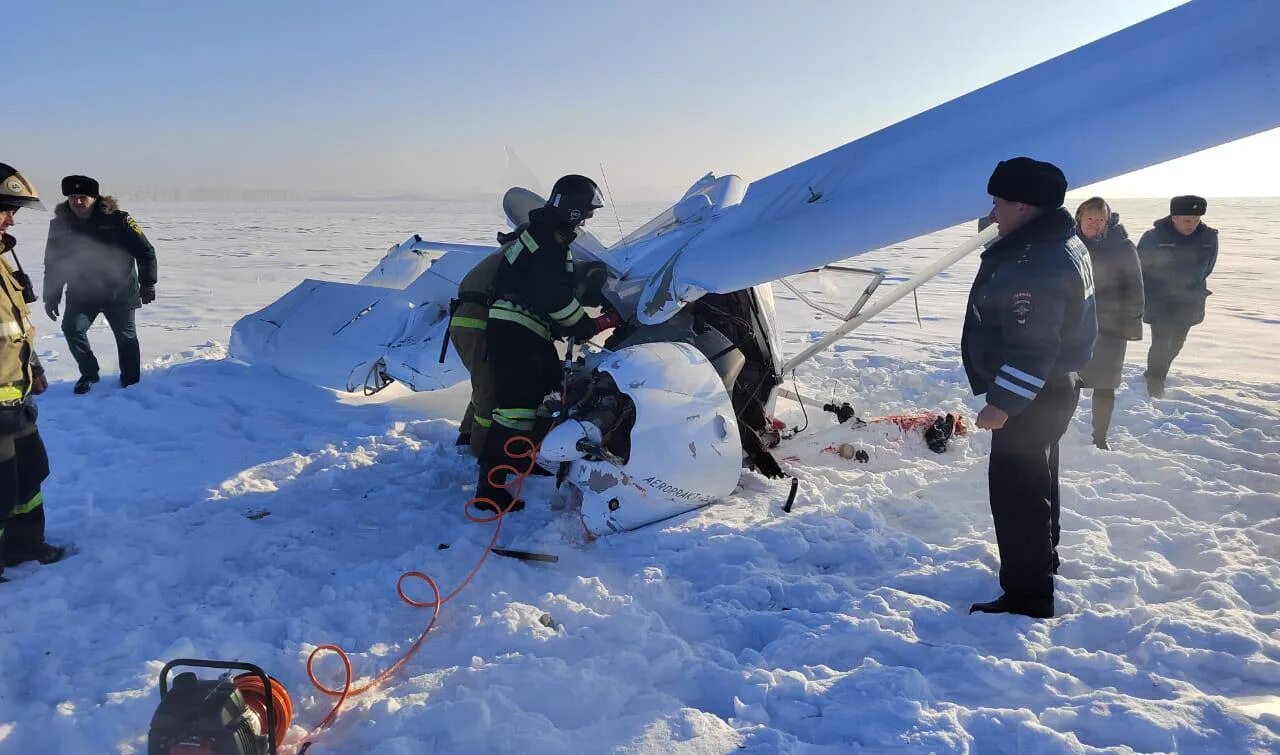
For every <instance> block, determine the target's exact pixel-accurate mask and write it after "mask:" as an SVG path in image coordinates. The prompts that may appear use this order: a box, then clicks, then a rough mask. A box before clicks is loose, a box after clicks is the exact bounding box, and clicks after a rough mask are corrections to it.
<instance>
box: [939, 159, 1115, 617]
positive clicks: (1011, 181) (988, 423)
mask: <svg viewBox="0 0 1280 755" xmlns="http://www.w3.org/2000/svg"><path fill="white" fill-rule="evenodd" d="M1066 190H1067V179H1066V177H1065V176H1063V174H1062V171H1061V170H1059V169H1058V168H1057V167H1056V166H1054V165H1052V164H1050V163H1046V162H1040V161H1038V160H1032V159H1031V158H1027V157H1015V158H1012V159H1010V160H1004V161H1002V162H1000V163H999V164H998V165H997V166H996V169H995V172H994V173H992V174H991V179H990V180H989V181H988V182H987V193H989V194H991V196H992V203H993V210H992V214H993V216H994V217H995V221H996V223H997V224H998V225H999V228H1000V237H999V238H998V239H997V240H996V241H995V242H993V243H992V244H991V246H989V247H988V248H987V250H986V251H985V252H983V254H982V263H981V265H980V267H979V268H978V275H977V277H976V278H975V279H974V282H973V288H972V290H971V291H970V294H969V307H968V311H967V312H966V313H965V321H964V336H963V339H962V343H961V350H962V352H963V356H964V367H965V372H966V373H967V374H968V377H969V382H970V384H971V385H972V386H973V392H974V394H975V395H979V396H981V395H983V394H985V395H986V399H987V405H986V406H985V407H984V408H983V409H982V411H981V412H980V413H979V414H978V418H977V425H978V427H980V428H982V429H986V430H991V431H992V439H991V462H990V467H989V470H988V485H989V489H990V495H991V515H992V518H993V519H994V520H995V529H996V545H997V547H998V548H999V551H1000V586H1001V587H1002V588H1003V589H1004V594H1003V595H1001V596H1000V597H999V598H997V599H996V600H993V601H991V602H988V603H975V604H974V605H973V607H972V608H971V609H970V612H971V613H972V612H974V611H981V612H985V613H1017V614H1022V615H1025V616H1033V617H1036V618H1049V617H1051V616H1053V575H1054V574H1055V573H1056V571H1057V565H1058V558H1057V544H1058V533H1059V527H1058V513H1059V498H1058V440H1059V439H1060V438H1061V437H1062V435H1063V433H1064V432H1066V429H1067V425H1068V424H1069V423H1070V421H1071V416H1072V414H1074V413H1075V409H1076V403H1077V402H1078V401H1079V398H1080V389H1079V383H1078V379H1077V376H1076V375H1075V372H1076V371H1077V370H1079V369H1080V368H1081V367H1083V366H1084V365H1085V364H1086V363H1088V361H1089V358H1090V356H1091V354H1092V351H1093V342H1094V339H1095V338H1096V336H1097V334H1098V321H1097V316H1096V313H1095V311H1094V300H1093V271H1092V269H1091V267H1090V264H1089V253H1088V251H1087V250H1086V249H1085V246H1084V244H1083V243H1082V242H1081V241H1080V239H1079V238H1078V237H1077V236H1076V230H1075V219H1074V218H1073V217H1072V216H1071V214H1070V213H1069V212H1067V211H1066V210H1065V209H1063V207H1062V201H1063V198H1064V195H1065V193H1066Z"/></svg>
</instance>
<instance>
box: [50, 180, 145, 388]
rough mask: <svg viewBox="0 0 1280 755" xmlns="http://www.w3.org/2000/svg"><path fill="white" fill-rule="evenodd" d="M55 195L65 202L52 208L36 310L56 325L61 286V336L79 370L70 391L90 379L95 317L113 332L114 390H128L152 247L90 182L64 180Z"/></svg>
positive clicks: (138, 368) (135, 376)
mask: <svg viewBox="0 0 1280 755" xmlns="http://www.w3.org/2000/svg"><path fill="white" fill-rule="evenodd" d="M62 194H63V196H65V197H67V201H66V202H63V203H62V204H60V205H58V207H57V208H56V209H55V210H54V213H53V220H51V221H49V240H48V242H47V243H46V245H45V251H44V311H45V313H46V314H48V315H49V318H50V319H52V320H54V321H55V322H56V321H57V319H58V305H59V303H60V302H61V301H62V288H63V286H66V289H67V311H66V315H65V317H64V318H63V320H62V334H63V335H64V336H66V338H67V348H69V349H70V350H71V356H73V357H75V360H76V365H77V366H78V367H79V368H80V379H79V380H77V381H76V385H75V389H74V390H75V393H76V394H84V393H88V392H89V389H90V388H91V387H92V385H93V384H94V383H96V382H98V360H97V358H96V357H94V355H93V349H92V347H90V345H89V328H90V327H91V326H92V325H93V321H94V320H96V319H97V317H98V315H99V314H101V315H105V316H106V318H107V324H108V325H110V326H111V332H112V333H113V334H114V335H115V338H116V349H117V351H118V352H119V355H120V385H122V386H125V387H128V386H130V385H133V384H134V383H136V382H138V380H140V379H141V377H142V365H141V362H142V355H141V350H140V348H139V346H138V328H137V324H136V322H135V320H134V317H135V315H134V313H135V310H137V309H138V308H139V307H141V306H142V305H143V304H150V303H151V302H152V301H154V300H155V298H156V250H155V248H154V247H152V246H151V242H150V241H148V240H147V237H146V235H145V234H143V233H142V229H141V228H139V227H138V224H137V223H136V222H134V220H133V218H131V217H129V213H127V212H124V211H123V210H121V209H120V208H119V206H118V205H117V203H116V200H115V199H114V198H113V197H104V196H101V195H100V194H99V192H98V182H97V181H95V180H93V179H92V178H89V177H88V176H67V177H66V178H64V179H62Z"/></svg>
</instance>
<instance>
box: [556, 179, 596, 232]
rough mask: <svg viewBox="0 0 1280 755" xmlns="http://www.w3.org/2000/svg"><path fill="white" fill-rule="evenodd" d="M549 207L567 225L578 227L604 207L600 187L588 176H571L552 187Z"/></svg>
mask: <svg viewBox="0 0 1280 755" xmlns="http://www.w3.org/2000/svg"><path fill="white" fill-rule="evenodd" d="M547 207H550V208H551V209H553V210H555V211H556V214H557V215H559V216H560V219H561V220H562V221H564V222H565V224H567V225H570V226H576V225H579V224H581V223H582V221H584V220H586V219H587V218H589V217H591V216H592V215H594V214H595V211H596V210H598V209H600V208H601V207H604V199H603V198H602V197H601V196H600V187H599V186H596V182H595V181H592V180H591V179H590V178H587V177H586V176H579V175H577V174H570V175H567V176H564V177H562V178H561V179H560V180H558V181H556V185H555V186H552V187H551V198H550V199H548V200H547Z"/></svg>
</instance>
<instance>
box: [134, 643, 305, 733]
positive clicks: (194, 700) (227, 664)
mask: <svg viewBox="0 0 1280 755" xmlns="http://www.w3.org/2000/svg"><path fill="white" fill-rule="evenodd" d="M181 666H188V667H194V668H210V669H221V670H224V671H226V672H227V673H224V674H222V675H221V676H219V677H218V678H217V679H201V678H199V677H197V676H196V674H195V672H194V671H184V672H182V673H180V674H178V675H177V676H176V677H174V679H173V686H172V687H170V686H169V672H170V671H172V670H173V669H174V668H177V667H181ZM233 671H240V672H243V673H240V674H236V675H233V674H232V673H231V672H233ZM292 721H293V703H292V701H290V700H289V694H288V693H287V692H285V689H284V687H283V686H282V685H281V684H280V682H278V681H277V680H275V679H273V678H271V677H269V676H267V673H266V672H265V671H263V670H262V669H261V668H259V667H257V666H255V665H253V664H251V663H236V662H232V661H210V660H200V659H194V658H179V659H177V660H174V661H169V662H168V663H166V664H165V665H164V668H163V669H161V670H160V705H159V706H158V707H157V708H156V712H155V714H154V715H153V716H152V717H151V730H150V732H149V733H148V735H147V755H276V753H277V751H278V748H279V747H280V745H281V743H282V742H283V741H284V737H285V734H286V733H287V732H288V731H289V725H290V724H291V723H292Z"/></svg>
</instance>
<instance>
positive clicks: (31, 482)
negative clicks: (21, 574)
mask: <svg viewBox="0 0 1280 755" xmlns="http://www.w3.org/2000/svg"><path fill="white" fill-rule="evenodd" d="M48 476H49V454H48V452H46V450H45V447H44V440H42V439H41V438H40V432H39V431H38V430H36V428H35V427H34V426H32V427H29V428H27V429H25V430H23V431H21V432H19V433H17V434H15V435H8V436H4V437H0V573H3V572H4V564H5V561H9V560H15V558H20V557H21V556H22V555H23V554H25V553H28V552H31V551H34V550H36V549H38V548H39V547H40V546H41V545H43V544H44V500H43V496H42V495H41V493H40V485H41V483H43V482H44V480H45V478H47V477H48Z"/></svg>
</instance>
